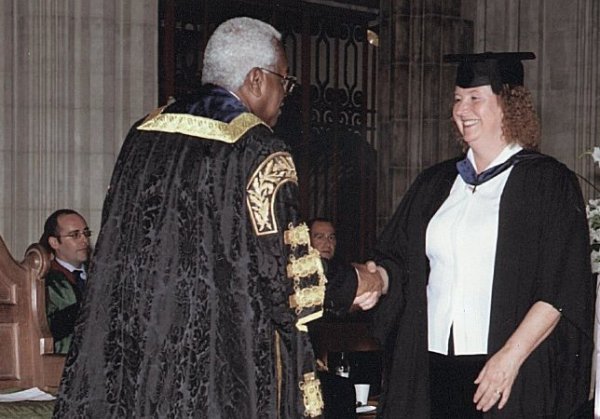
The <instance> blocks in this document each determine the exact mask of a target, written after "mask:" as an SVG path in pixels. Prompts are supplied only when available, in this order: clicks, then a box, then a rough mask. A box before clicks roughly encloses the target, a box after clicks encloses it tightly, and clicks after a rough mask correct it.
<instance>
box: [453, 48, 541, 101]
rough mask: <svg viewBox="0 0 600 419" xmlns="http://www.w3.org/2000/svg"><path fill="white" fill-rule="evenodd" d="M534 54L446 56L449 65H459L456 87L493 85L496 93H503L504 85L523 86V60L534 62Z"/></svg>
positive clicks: (488, 53)
mask: <svg viewBox="0 0 600 419" xmlns="http://www.w3.org/2000/svg"><path fill="white" fill-rule="evenodd" d="M534 59H535V54H534V53H533V52H484V53H481V54H448V55H444V61H445V62H447V63H458V69H457V71H456V85H457V86H459V87H463V88H465V87H477V86H485V85H488V84H489V85H491V86H492V90H493V91H494V93H496V94H499V93H500V92H501V91H502V85H503V84H508V85H510V86H511V87H513V86H522V85H523V63H522V62H521V61H522V60H534Z"/></svg>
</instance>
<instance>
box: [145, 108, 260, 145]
mask: <svg viewBox="0 0 600 419" xmlns="http://www.w3.org/2000/svg"><path fill="white" fill-rule="evenodd" d="M160 112H162V109H159V110H158V113H156V112H154V113H152V114H150V115H149V117H148V118H147V119H146V120H145V121H144V122H143V123H142V124H141V125H139V126H138V127H137V129H138V130H141V131H160V132H170V133H177V134H185V135H191V136H192V137H199V138H206V139H209V140H216V141H222V142H225V143H229V144H233V143H235V142H236V141H237V140H239V139H240V138H241V137H242V136H243V135H244V134H245V133H246V132H248V130H250V129H251V128H253V127H255V126H257V125H261V124H262V125H264V126H266V127H267V128H269V129H271V128H270V127H269V126H268V125H267V124H265V122H264V121H263V120H262V119H260V118H259V117H258V116H256V115H254V114H252V113H248V112H244V113H241V114H239V115H238V116H236V117H235V118H234V119H233V120H232V121H231V122H229V123H227V122H222V121H217V120H215V119H210V118H206V117H203V116H196V115H190V114H184V113H182V114H180V113H160Z"/></svg>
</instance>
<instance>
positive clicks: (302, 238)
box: [283, 223, 310, 249]
mask: <svg viewBox="0 0 600 419" xmlns="http://www.w3.org/2000/svg"><path fill="white" fill-rule="evenodd" d="M283 241H284V243H285V244H287V245H289V246H291V248H292V249H295V248H296V247H297V246H302V245H309V244H310V233H309V231H308V226H307V225H306V224H305V223H302V224H300V225H298V226H296V227H292V225H291V224H290V226H289V227H288V229H287V230H286V231H285V233H283Z"/></svg>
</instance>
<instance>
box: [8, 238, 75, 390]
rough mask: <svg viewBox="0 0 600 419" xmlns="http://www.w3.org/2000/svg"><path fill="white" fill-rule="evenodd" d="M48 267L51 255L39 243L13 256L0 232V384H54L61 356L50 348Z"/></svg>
mask: <svg viewBox="0 0 600 419" xmlns="http://www.w3.org/2000/svg"><path fill="white" fill-rule="evenodd" d="M49 267H50V255H49V254H48V252H47V251H46V250H45V249H44V248H43V247H42V246H40V245H39V244H37V243H35V244H32V245H30V246H29V248H28V249H27V251H26V252H25V258H24V259H23V261H22V262H17V261H15V259H14V258H13V257H12V255H11V254H10V251H9V250H8V248H7V247H6V244H5V243H4V240H3V239H2V236H0V390H3V389H9V388H10V389H25V388H31V387H38V388H40V389H42V390H44V391H48V392H51V393H55V392H56V391H57V389H58V385H59V382H60V377H61V375H62V370H63V366H64V361H65V356H64V355H55V354H54V353H53V340H52V335H51V333H50V328H49V327H48V321H47V319H46V293H45V287H44V276H45V275H46V273H47V272H48V269H49Z"/></svg>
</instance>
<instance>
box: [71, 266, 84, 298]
mask: <svg viewBox="0 0 600 419" xmlns="http://www.w3.org/2000/svg"><path fill="white" fill-rule="evenodd" d="M82 274H83V271H81V270H79V269H75V270H74V271H73V275H75V284H76V285H77V288H79V291H81V292H83V291H85V280H84V279H83V278H82Z"/></svg>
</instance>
